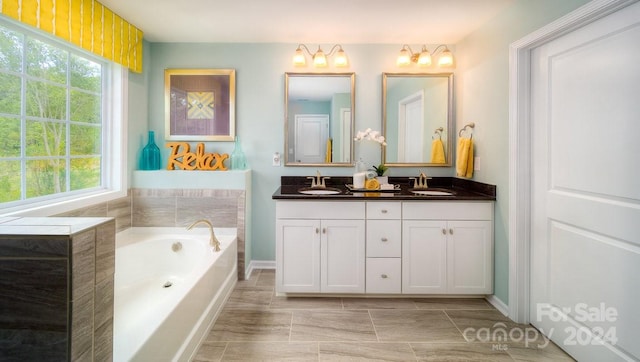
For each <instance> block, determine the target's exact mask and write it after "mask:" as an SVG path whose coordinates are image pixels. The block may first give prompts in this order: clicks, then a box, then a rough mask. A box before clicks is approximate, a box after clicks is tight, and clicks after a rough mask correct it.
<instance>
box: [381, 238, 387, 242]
mask: <svg viewBox="0 0 640 362" xmlns="http://www.w3.org/2000/svg"><path fill="white" fill-rule="evenodd" d="M380 240H382V242H383V243H386V242H387V241H389V239H387V238H382V239H380Z"/></svg>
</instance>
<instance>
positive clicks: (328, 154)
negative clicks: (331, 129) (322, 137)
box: [324, 138, 333, 163]
mask: <svg viewBox="0 0 640 362" xmlns="http://www.w3.org/2000/svg"><path fill="white" fill-rule="evenodd" d="M332 146H333V141H332V140H331V138H328V139H327V152H326V153H325V156H324V162H325V163H331V155H332V152H331V151H332V149H331V148H332Z"/></svg>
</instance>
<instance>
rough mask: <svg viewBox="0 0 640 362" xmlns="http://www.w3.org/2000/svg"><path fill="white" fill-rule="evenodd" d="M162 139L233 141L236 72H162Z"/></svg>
mask: <svg viewBox="0 0 640 362" xmlns="http://www.w3.org/2000/svg"><path fill="white" fill-rule="evenodd" d="M164 112H165V131H164V134H165V139H166V140H169V141H234V139H235V136H236V71H235V69H165V71H164Z"/></svg>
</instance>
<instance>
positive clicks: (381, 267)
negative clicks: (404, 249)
mask: <svg viewBox="0 0 640 362" xmlns="http://www.w3.org/2000/svg"><path fill="white" fill-rule="evenodd" d="M401 270H402V267H401V259H400V258H367V283H366V284H367V289H366V291H367V293H393V294H399V293H400V291H401V286H402V279H401V274H400V273H401Z"/></svg>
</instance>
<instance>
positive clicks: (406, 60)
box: [396, 48, 411, 67]
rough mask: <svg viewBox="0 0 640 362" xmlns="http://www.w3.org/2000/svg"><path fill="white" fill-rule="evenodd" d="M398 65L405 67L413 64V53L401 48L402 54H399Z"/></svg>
mask: <svg viewBox="0 0 640 362" xmlns="http://www.w3.org/2000/svg"><path fill="white" fill-rule="evenodd" d="M396 63H397V64H398V66H400V67H405V66H407V65H410V64H411V53H409V51H408V50H407V49H405V48H402V50H400V55H398V60H397V61H396Z"/></svg>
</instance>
